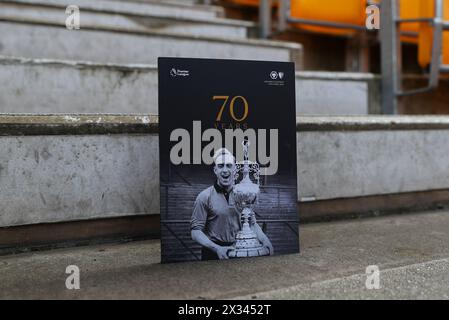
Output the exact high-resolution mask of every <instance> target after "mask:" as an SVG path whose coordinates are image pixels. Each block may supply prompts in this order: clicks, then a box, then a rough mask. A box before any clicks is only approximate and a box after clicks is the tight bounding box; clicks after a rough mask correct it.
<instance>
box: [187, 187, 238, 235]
mask: <svg viewBox="0 0 449 320" xmlns="http://www.w3.org/2000/svg"><path fill="white" fill-rule="evenodd" d="M190 228H191V230H201V231H203V232H204V234H205V235H206V236H207V237H208V238H209V239H210V240H212V241H213V242H226V243H233V242H234V241H235V236H236V235H237V232H238V231H239V230H240V215H239V213H238V212H237V210H236V209H235V207H234V205H233V200H232V192H231V194H228V193H227V192H226V191H225V190H224V189H223V188H221V187H220V186H219V185H217V184H215V185H214V186H211V187H209V188H207V189H206V190H204V191H203V192H201V193H200V194H199V195H198V197H197V198H196V201H195V205H194V207H193V213H192V219H191V222H190Z"/></svg>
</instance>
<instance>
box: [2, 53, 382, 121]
mask: <svg viewBox="0 0 449 320" xmlns="http://www.w3.org/2000/svg"><path fill="white" fill-rule="evenodd" d="M0 67H1V72H0V82H2V83H3V84H4V85H2V86H1V87H0V112H3V113H8V112H15V113H128V114H130V113H139V114H140V113H145V114H146V113H149V114H157V113H158V99H157V96H158V84H157V82H158V77H157V67H156V66H151V65H150V66H146V65H145V66H144V65H107V64H92V63H77V62H66V61H54V60H32V59H18V58H6V57H3V58H2V57H0ZM267 76H268V75H267ZM27 79H33V81H27ZM376 83H378V82H377V80H376V77H375V76H374V75H372V74H353V73H338V72H298V73H297V75H296V107H297V114H298V115H302V114H309V115H310V114H322V115H344V114H346V115H366V114H368V113H369V112H370V110H369V109H370V105H369V101H370V100H372V99H373V97H372V92H371V91H370V86H372V84H374V85H375V84H376ZM129 97H132V99H130V98H129Z"/></svg>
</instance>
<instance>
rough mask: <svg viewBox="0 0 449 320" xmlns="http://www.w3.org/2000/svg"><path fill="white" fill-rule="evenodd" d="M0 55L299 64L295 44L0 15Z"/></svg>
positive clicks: (79, 58) (74, 58)
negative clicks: (68, 26)
mask: <svg viewBox="0 0 449 320" xmlns="http://www.w3.org/2000/svg"><path fill="white" fill-rule="evenodd" d="M0 28H1V30H2V37H1V39H0V54H1V55H7V56H18V57H27V58H38V59H46V58H48V59H62V60H76V61H92V62H101V63H104V62H107V63H144V64H156V62H157V58H158V57H162V56H171V57H181V56H182V57H192V58H222V59H244V60H272V61H293V62H295V63H296V68H297V69H301V68H302V62H301V61H302V58H301V56H302V47H301V45H299V44H296V43H284V42H273V41H265V40H249V39H248V40H241V39H220V38H216V37H199V36H187V35H181V34H177V33H169V32H157V31H125V30H123V29H120V28H112V27H102V28H97V27H91V26H86V25H85V26H84V27H83V28H82V29H81V30H67V29H66V28H65V26H63V25H61V24H60V23H53V22H49V21H44V20H32V19H12V18H8V19H6V18H1V19H0Z"/></svg>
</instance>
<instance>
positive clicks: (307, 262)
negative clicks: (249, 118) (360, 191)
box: [0, 211, 449, 299]
mask: <svg viewBox="0 0 449 320" xmlns="http://www.w3.org/2000/svg"><path fill="white" fill-rule="evenodd" d="M448 213H449V212H447V211H444V212H422V213H419V214H413V215H400V216H391V217H381V218H375V219H362V220H351V221H342V222H332V223H319V224H306V225H302V226H300V238H301V240H300V241H301V247H302V253H301V254H297V255H288V256H276V257H270V258H262V259H251V260H232V261H225V262H214V261H210V262H204V263H203V262H200V263H182V264H170V265H160V264H159V262H160V245H159V241H148V242H133V243H127V244H122V245H100V246H90V247H81V248H80V247H78V248H71V249H63V250H54V251H47V252H35V253H27V254H20V255H12V256H3V257H0V298H2V299H5V298H8V299H10V298H15V299H17V298H19V299H23V298H28V299H30V298H32V299H36V298H38V299H50V298H53V299H54V298H56V299H81V298H83V299H87V298H93V299H125V298H134V299H200V298H206V299H223V298H237V297H245V298H249V299H251V298H253V297H256V298H260V299H263V298H287V299H295V298H305V299H315V298H330V299H349V298H354V299H361V298H375V299H376V298H377V299H386V298H412V299H417V298H418V299H431V298H447V282H448V281H449V279H448V272H447V266H448V263H447V262H448V258H449V246H448V245H447V244H448V243H449V234H448V232H447V230H448V228H449V214H448ZM68 265H77V266H78V267H79V268H80V270H81V283H80V284H81V290H72V291H70V290H66V289H65V286H64V283H65V280H66V277H67V275H66V274H65V270H66V267H67V266H68ZM370 265H377V266H378V267H379V269H380V271H381V272H380V286H381V289H380V290H367V289H366V286H365V281H366V276H364V273H365V270H366V267H368V266H370ZM217 274H219V275H220V276H219V277H217ZM267 275H269V276H267ZM211 283H213V285H211ZM299 288H301V289H304V291H300V290H299ZM273 290H274V291H273ZM328 290H329V291H328Z"/></svg>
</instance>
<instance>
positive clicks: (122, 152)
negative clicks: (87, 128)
mask: <svg viewBox="0 0 449 320" xmlns="http://www.w3.org/2000/svg"><path fill="white" fill-rule="evenodd" d="M0 149H1V150H4V151H5V152H1V153H0V198H1V202H2V205H1V206H0V226H12V225H24V224H30V223H44V222H58V221H74V220H80V219H94V218H104V217H114V216H115V217H116V216H128V215H140V214H156V213H159V185H158V184H157V183H155V182H156V181H159V169H158V167H159V165H158V158H159V156H158V153H157V150H158V139H157V136H152V137H149V135H132V136H130V135H102V136H97V135H86V136H82V135H81V136H27V137H19V136H16V137H13V136H10V137H1V138H0Z"/></svg>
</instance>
